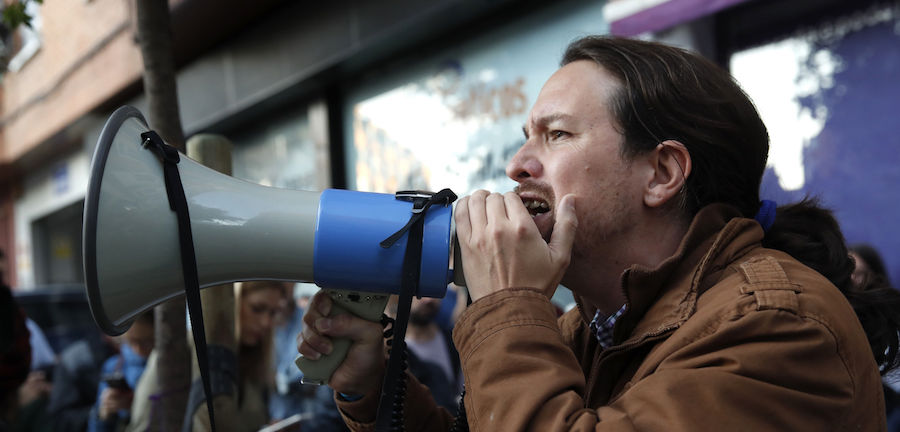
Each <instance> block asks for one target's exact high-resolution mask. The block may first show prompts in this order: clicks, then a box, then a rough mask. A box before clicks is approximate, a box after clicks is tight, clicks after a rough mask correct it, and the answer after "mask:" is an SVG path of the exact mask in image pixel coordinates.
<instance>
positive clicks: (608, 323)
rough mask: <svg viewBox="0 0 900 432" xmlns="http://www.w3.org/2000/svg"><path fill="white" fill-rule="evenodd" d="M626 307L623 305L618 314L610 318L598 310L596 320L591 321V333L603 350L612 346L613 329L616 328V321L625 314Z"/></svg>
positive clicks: (595, 315)
mask: <svg viewBox="0 0 900 432" xmlns="http://www.w3.org/2000/svg"><path fill="white" fill-rule="evenodd" d="M625 306H626V305H622V307H620V308H619V310H618V311H616V313H614V314H612V315H610V316H608V317H605V316H603V314H602V313H601V312H600V310H597V313H595V314H594V319H593V320H591V331H592V332H594V336H596V337H597V341H598V342H599V343H600V347H601V348H603V349H607V348H609V347H610V346H612V344H613V327H615V326H616V321H618V319H619V317H620V316H622V314H623V313H625Z"/></svg>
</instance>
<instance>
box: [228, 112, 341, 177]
mask: <svg viewBox="0 0 900 432" xmlns="http://www.w3.org/2000/svg"><path fill="white" fill-rule="evenodd" d="M312 127H313V126H312V124H311V122H310V116H309V111H308V109H307V107H306V106H303V107H300V108H298V109H295V110H291V111H288V112H284V113H280V114H279V115H277V116H274V117H272V118H269V119H268V120H265V121H259V122H256V123H254V126H253V128H252V129H247V130H244V131H242V132H240V133H237V134H233V135H231V136H230V137H229V138H231V139H232V141H233V142H234V150H233V152H232V161H233V162H232V165H233V174H232V175H233V176H234V177H236V178H240V179H243V180H247V181H250V182H253V183H259V184H262V185H264V186H274V187H279V188H285V189H298V190H319V189H322V188H323V187H324V186H325V185H323V184H321V180H320V175H319V174H320V173H319V172H317V170H321V169H325V170H328V167H327V165H326V166H324V167H321V166H319V164H318V163H317V160H318V159H319V157H320V155H319V151H320V146H317V145H316V142H315V139H314V135H313V133H312ZM325 177H326V178H327V175H326V176H325Z"/></svg>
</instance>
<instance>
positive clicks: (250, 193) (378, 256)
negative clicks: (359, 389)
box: [84, 106, 463, 382]
mask: <svg viewBox="0 0 900 432" xmlns="http://www.w3.org/2000/svg"><path fill="white" fill-rule="evenodd" d="M148 130H149V128H148V127H147V122H146V121H145V120H144V118H143V116H142V115H141V113H140V112H139V111H138V110H137V109H135V108H132V107H128V106H126V107H122V108H119V109H118V110H116V111H115V112H114V113H113V114H112V116H111V117H110V118H109V120H108V121H107V123H106V125H105V126H104V128H103V130H102V132H101V134H100V139H99V141H98V144H97V149H96V150H95V152H94V156H93V160H92V162H91V174H90V180H89V186H88V192H87V196H86V199H85V212H84V270H85V279H86V289H87V296H88V301H89V304H90V307H91V313H92V315H93V316H94V320H95V321H96V322H97V324H98V325H99V326H100V328H101V329H102V330H103V331H104V332H106V333H108V334H110V335H118V334H121V333H123V332H124V331H125V330H127V329H128V328H129V327H130V326H131V323H132V321H133V320H134V319H135V317H137V316H138V315H139V314H140V313H141V312H144V311H146V310H148V309H150V308H152V307H154V306H156V305H157V304H159V303H162V302H164V301H166V300H168V299H170V298H173V297H175V296H178V295H180V294H182V293H183V292H184V287H185V280H184V276H183V274H182V271H181V270H182V263H181V261H180V260H179V250H180V246H179V241H180V238H179V233H178V226H177V221H176V216H175V214H174V213H173V212H172V210H171V208H170V205H169V202H168V198H167V195H166V186H165V184H164V179H163V170H162V168H161V162H160V160H159V158H158V157H157V156H156V155H155V154H154V153H153V152H151V151H148V150H147V149H146V148H144V145H143V142H142V138H141V134H142V133H145V132H147V131H148ZM178 170H179V172H180V177H181V182H182V186H183V189H184V196H185V198H186V201H187V207H188V209H189V215H190V228H191V231H192V233H193V248H194V253H195V255H196V267H197V269H196V270H197V278H198V280H199V285H200V287H201V288H205V287H209V286H214V285H219V284H223V283H229V282H235V281H244V280H260V279H268V280H286V281H304V282H314V283H315V284H316V285H318V286H319V287H321V288H323V289H327V290H329V293H330V295H331V297H332V298H333V299H334V300H335V305H336V307H335V308H333V309H334V311H333V312H332V314H337V313H347V312H350V313H354V314H356V315H359V316H361V317H363V318H366V319H369V320H377V319H378V318H380V317H381V314H382V312H383V310H384V306H385V304H386V302H387V299H388V296H389V295H390V294H397V293H399V289H400V286H401V280H402V277H403V275H402V263H403V259H404V252H405V249H406V242H405V241H397V242H395V243H394V244H393V246H391V247H388V248H384V247H381V245H380V243H381V242H382V241H383V240H385V238H386V237H388V236H390V235H391V234H393V233H395V232H397V231H398V230H399V229H400V228H402V227H403V226H404V225H405V224H406V223H407V221H408V220H409V219H410V214H411V212H412V211H413V202H411V201H408V200H403V199H397V197H396V196H394V195H389V194H377V193H367V192H354V191H347V190H336V189H330V190H325V191H323V192H308V191H296V190H286V189H278V188H271V187H265V186H260V185H256V184H252V183H249V182H245V181H242V180H238V179H235V178H232V177H229V176H226V175H223V174H220V173H218V172H216V171H214V170H212V169H209V168H207V167H205V166H203V165H201V164H199V163H197V162H195V161H193V160H191V159H189V158H187V157H183V156H182V157H181V161H180V163H179V164H178ZM451 224H452V209H451V208H450V206H449V205H448V206H432V208H431V209H429V211H428V212H427V213H426V214H425V216H424V225H423V231H422V238H423V240H422V254H421V263H420V265H421V267H420V268H421V270H420V277H419V279H418V292H416V293H415V294H416V295H417V296H424V297H443V296H444V294H445V293H446V288H447V284H448V283H449V282H451V281H456V282H458V283H460V284H462V283H463V278H462V274H461V273H462V272H461V268H460V266H459V265H457V269H456V271H455V272H454V271H453V270H450V269H449V263H450V256H451V254H452V253H453V252H452V250H453V249H454V248H453V247H452V244H453V242H452V235H451V234H452V231H453V230H452V228H451ZM455 262H456V263H457V264H459V263H460V261H459V259H458V257H456V259H455ZM454 275H455V278H454ZM454 279H455V280H454ZM348 347H349V341H342V342H338V341H336V342H335V350H334V351H333V352H332V354H330V355H329V356H324V357H322V358H321V359H320V360H316V361H309V360H302V361H301V363H300V367H301V369H302V370H303V372H304V377H305V378H304V380H305V381H306V382H317V381H318V382H325V381H327V380H328V378H329V377H330V376H331V372H333V370H334V369H335V368H336V367H337V366H338V365H339V364H340V363H341V361H343V358H344V356H345V355H346V350H347V348H348Z"/></svg>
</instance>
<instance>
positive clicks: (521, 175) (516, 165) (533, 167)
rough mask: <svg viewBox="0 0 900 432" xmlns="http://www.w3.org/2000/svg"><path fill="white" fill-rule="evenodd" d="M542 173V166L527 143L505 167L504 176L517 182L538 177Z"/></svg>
mask: <svg viewBox="0 0 900 432" xmlns="http://www.w3.org/2000/svg"><path fill="white" fill-rule="evenodd" d="M543 171H544V167H543V165H542V164H541V162H540V161H539V160H538V159H537V157H536V156H535V154H534V151H533V149H532V148H531V146H530V145H529V144H528V143H527V142H526V143H525V144H524V145H522V147H520V148H519V151H517V152H516V154H515V155H514V156H513V158H512V159H510V161H509V164H508V165H506V175H507V176H508V177H509V178H511V179H513V180H515V181H517V182H522V181H524V180H525V179H527V178H531V177H540V176H541V175H542V174H543Z"/></svg>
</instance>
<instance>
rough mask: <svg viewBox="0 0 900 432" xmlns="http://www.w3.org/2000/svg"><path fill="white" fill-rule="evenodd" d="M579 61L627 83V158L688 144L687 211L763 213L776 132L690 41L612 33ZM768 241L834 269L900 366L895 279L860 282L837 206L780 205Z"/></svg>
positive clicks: (881, 351)
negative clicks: (686, 45)
mask: <svg viewBox="0 0 900 432" xmlns="http://www.w3.org/2000/svg"><path fill="white" fill-rule="evenodd" d="M578 60H590V61H594V62H595V63H597V64H599V65H600V66H602V67H603V68H604V69H605V70H606V71H607V72H609V73H611V74H612V75H613V76H615V77H616V78H617V79H618V80H619V82H620V84H621V85H620V87H619V90H618V91H617V92H616V93H614V94H613V96H612V97H611V98H610V100H609V101H608V103H609V106H610V109H611V110H612V114H613V115H614V117H615V118H616V119H617V120H618V123H619V124H618V126H619V127H620V128H621V131H620V132H621V133H622V134H623V135H624V137H625V144H624V146H623V149H622V152H623V154H624V155H625V156H634V155H638V154H641V153H643V152H646V151H650V150H652V149H654V148H655V147H656V146H657V144H659V143H660V142H662V141H665V140H668V139H672V140H677V141H679V142H681V143H682V144H683V145H684V146H685V147H686V148H687V149H688V152H689V153H690V155H691V163H692V165H693V169H692V171H691V173H690V175H689V176H688V178H687V180H686V183H685V187H684V189H683V190H682V192H681V193H682V196H681V200H680V205H681V207H682V211H683V212H684V214H685V215H687V216H693V215H694V214H696V212H697V211H699V210H700V209H701V208H703V207H704V206H706V205H709V204H712V203H727V204H730V205H732V206H734V207H736V208H737V209H738V210H739V211H740V212H741V214H742V215H743V216H744V217H748V218H753V217H754V215H756V212H757V211H758V210H759V207H760V203H761V202H760V197H759V187H760V183H761V182H762V176H763V173H764V171H765V167H766V159H767V158H768V152H769V135H768V132H767V130H766V127H765V124H763V122H762V120H761V119H760V117H759V113H758V112H757V111H756V108H755V107H754V106H753V103H752V102H751V101H750V98H749V97H747V95H746V94H745V93H744V91H743V90H741V88H740V86H739V85H738V84H737V83H736V82H735V81H734V79H733V78H732V77H731V75H730V74H729V73H728V72H727V71H725V70H724V69H722V68H721V67H719V66H718V65H716V64H715V63H713V62H711V61H709V60H707V59H705V58H703V57H702V56H700V55H697V54H694V53H692V52H690V51H687V50H684V49H680V48H676V47H672V46H668V45H663V44H659V43H655V42H647V41H639V40H633V39H625V38H617V37H607V36H589V37H585V38H582V39H578V40H576V41H574V42H572V43H571V44H570V45H569V47H568V49H567V50H566V53H565V54H564V55H563V59H562V62H561V63H562V65H566V64H568V63H571V62H574V61H578ZM763 246H765V247H767V248H772V249H778V250H781V251H784V252H786V253H788V254H790V255H791V256H793V257H794V258H796V259H797V260H798V261H800V262H802V263H803V264H805V265H807V266H809V267H810V268H812V269H814V270H816V271H818V272H819V273H821V274H822V275H824V276H825V277H827V278H828V279H829V280H830V281H831V282H832V283H833V284H834V285H835V286H837V287H838V289H840V290H841V292H843V293H844V296H845V297H846V298H847V299H848V300H849V302H850V305H851V306H852V307H853V309H854V310H855V311H856V314H857V317H858V318H859V320H860V322H861V323H862V326H863V328H864V329H865V332H866V335H867V337H868V339H869V344H870V346H871V348H872V353H873V355H874V356H875V359H876V361H877V362H878V364H879V366H880V368H881V371H882V373H886V372H887V371H889V370H891V369H893V368H895V367H897V366H898V360H900V359H898V345H900V339H898V334H900V333H898V332H900V292H898V291H896V290H894V289H892V288H891V287H890V286H887V285H883V286H875V285H873V286H869V287H866V289H864V290H858V289H854V287H853V283H852V281H851V278H850V274H851V273H852V272H853V268H854V262H853V260H852V258H850V255H849V252H848V250H847V246H846V243H845V241H844V237H843V234H842V233H841V230H840V226H839V225H838V223H837V221H836V220H835V218H834V216H833V215H832V214H831V212H830V211H829V210H827V209H824V208H822V207H821V206H820V205H819V204H818V202H817V201H816V200H814V199H805V200H803V201H801V202H799V203H794V204H789V205H784V206H780V207H778V209H777V210H776V218H775V222H774V224H773V225H772V226H771V227H770V228H769V230H768V231H767V233H766V236H765V239H764V240H763Z"/></svg>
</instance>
